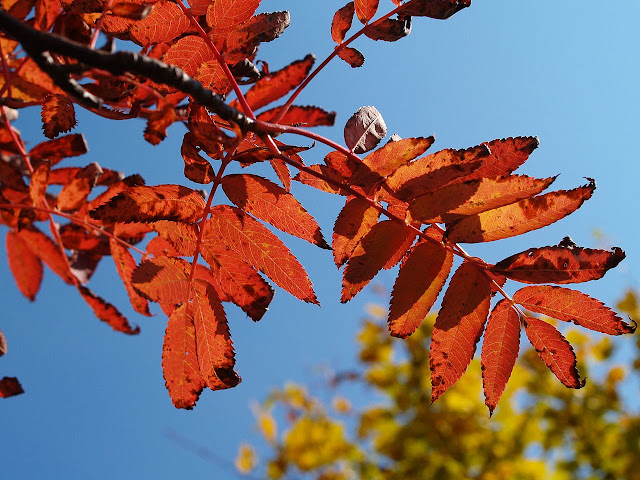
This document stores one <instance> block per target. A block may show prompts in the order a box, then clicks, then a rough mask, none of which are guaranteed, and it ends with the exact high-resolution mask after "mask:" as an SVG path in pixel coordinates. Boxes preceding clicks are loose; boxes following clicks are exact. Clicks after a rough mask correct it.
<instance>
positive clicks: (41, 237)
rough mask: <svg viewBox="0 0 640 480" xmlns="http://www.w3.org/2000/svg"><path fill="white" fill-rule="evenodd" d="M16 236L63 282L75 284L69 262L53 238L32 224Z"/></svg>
mask: <svg viewBox="0 0 640 480" xmlns="http://www.w3.org/2000/svg"><path fill="white" fill-rule="evenodd" d="M17 236H18V237H20V240H22V241H24V243H25V244H26V245H27V246H28V247H29V250H31V251H32V252H33V253H34V254H35V255H36V256H37V257H38V258H40V260H42V261H43V262H44V263H45V264H46V265H47V266H48V267H49V268H50V269H51V270H53V272H54V273H56V274H57V275H58V276H59V277H60V278H62V280H63V281H64V282H66V283H68V284H69V285H73V284H75V282H76V279H75V277H74V276H73V275H72V274H71V272H70V271H69V264H68V262H67V260H66V259H65V258H64V257H63V256H62V252H61V251H60V248H59V247H58V246H57V245H56V244H55V243H53V240H51V239H50V238H49V237H48V236H46V235H45V234H44V233H42V232H41V231H40V230H38V228H36V227H35V226H33V225H32V226H29V227H27V228H23V229H22V230H20V231H19V232H18V233H17Z"/></svg>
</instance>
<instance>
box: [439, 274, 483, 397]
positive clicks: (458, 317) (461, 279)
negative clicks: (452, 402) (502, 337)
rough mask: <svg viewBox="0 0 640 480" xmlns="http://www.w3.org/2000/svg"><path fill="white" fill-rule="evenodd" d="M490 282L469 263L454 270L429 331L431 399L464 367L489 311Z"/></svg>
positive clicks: (452, 383)
mask: <svg viewBox="0 0 640 480" xmlns="http://www.w3.org/2000/svg"><path fill="white" fill-rule="evenodd" d="M490 299H491V284H490V282H489V278H488V277H487V276H486V275H485V274H484V272H483V271H482V270H480V269H478V268H477V267H476V266H475V265H473V264H472V263H467V262H465V263H463V264H462V265H460V267H459V268H458V270H457V271H456V273H454V274H453V277H452V278H451V282H450V283H449V287H448V288H447V292H446V293H445V295H444V299H443V300H442V308H440V313H438V318H437V319H436V323H435V326H434V327H433V334H432V335H431V353H430V354H429V365H430V367H431V401H432V402H435V401H436V400H437V399H438V397H439V396H440V395H442V394H443V393H444V392H445V391H447V389H448V388H449V387H451V386H452V385H454V384H455V383H456V382H457V381H458V379H460V377H461V376H462V374H463V373H464V372H465V371H466V370H467V367H468V366H469V363H470V362H471V359H472V358H473V354H474V353H475V351H476V344H477V343H478V340H480V336H481V335H482V330H483V329H484V324H485V322H486V321H487V315H489V302H490Z"/></svg>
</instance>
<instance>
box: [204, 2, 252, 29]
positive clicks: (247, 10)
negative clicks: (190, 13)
mask: <svg viewBox="0 0 640 480" xmlns="http://www.w3.org/2000/svg"><path fill="white" fill-rule="evenodd" d="M260 1H261V0H215V1H214V2H212V3H210V4H209V8H208V9H207V24H208V25H209V26H210V27H211V34H212V35H213V36H214V37H226V36H227V35H228V34H229V33H231V32H232V31H233V30H235V29H236V27H237V26H238V25H240V24H241V23H244V22H246V21H247V20H249V19H250V18H251V16H252V15H253V14H254V13H255V11H256V10H257V9H258V6H259V5H260Z"/></svg>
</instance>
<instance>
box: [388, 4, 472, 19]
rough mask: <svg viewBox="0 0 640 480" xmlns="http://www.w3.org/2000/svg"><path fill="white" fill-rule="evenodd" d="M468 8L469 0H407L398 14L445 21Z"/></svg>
mask: <svg viewBox="0 0 640 480" xmlns="http://www.w3.org/2000/svg"><path fill="white" fill-rule="evenodd" d="M469 6H471V0H409V1H408V2H406V3H405V4H403V5H402V7H401V9H400V10H399V12H400V13H403V14H405V15H413V16H415V17H431V18H436V19H439V20H446V19H447V18H449V17H450V16H452V15H454V14H455V13H457V12H459V11H460V10H462V9H463V8H466V7H469Z"/></svg>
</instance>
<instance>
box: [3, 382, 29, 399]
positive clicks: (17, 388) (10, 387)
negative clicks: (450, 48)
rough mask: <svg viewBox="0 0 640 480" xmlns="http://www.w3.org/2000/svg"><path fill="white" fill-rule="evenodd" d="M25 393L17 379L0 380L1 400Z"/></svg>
mask: <svg viewBox="0 0 640 480" xmlns="http://www.w3.org/2000/svg"><path fill="white" fill-rule="evenodd" d="M21 393H24V390H23V389H22V385H20V382H19V381H18V379H17V378H16V377H3V378H2V380H0V398H9V397H13V396H15V395H20V394H21Z"/></svg>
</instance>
